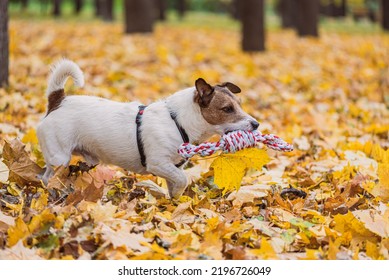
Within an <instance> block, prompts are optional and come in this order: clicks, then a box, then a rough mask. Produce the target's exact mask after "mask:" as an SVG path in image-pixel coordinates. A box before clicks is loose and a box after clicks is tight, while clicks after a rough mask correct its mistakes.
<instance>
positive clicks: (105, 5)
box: [100, 0, 114, 21]
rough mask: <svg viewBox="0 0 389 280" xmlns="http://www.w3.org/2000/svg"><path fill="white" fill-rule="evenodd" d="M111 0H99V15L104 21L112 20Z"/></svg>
mask: <svg viewBox="0 0 389 280" xmlns="http://www.w3.org/2000/svg"><path fill="white" fill-rule="evenodd" d="M113 1H114V0H100V12H101V15H100V16H101V17H102V18H103V20H105V21H112V20H113Z"/></svg>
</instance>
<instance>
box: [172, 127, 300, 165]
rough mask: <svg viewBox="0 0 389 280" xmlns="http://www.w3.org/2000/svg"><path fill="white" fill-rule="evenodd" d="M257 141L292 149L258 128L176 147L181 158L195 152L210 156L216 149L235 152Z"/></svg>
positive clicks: (192, 154)
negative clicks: (214, 140) (216, 140)
mask: <svg viewBox="0 0 389 280" xmlns="http://www.w3.org/2000/svg"><path fill="white" fill-rule="evenodd" d="M257 143H263V144H265V145H266V146H268V147H269V148H271V149H273V150H276V151H284V152H290V151H293V145H291V144H289V143H287V142H285V141H284V140H282V139H281V138H280V137H278V136H276V135H274V134H262V133H260V132H259V131H258V130H254V131H243V130H237V131H232V132H229V133H227V134H224V135H223V137H222V138H221V139H220V141H218V142H204V143H201V144H200V145H197V146H196V145H192V144H190V143H183V144H181V146H180V147H179V148H178V153H179V154H180V155H181V156H182V157H183V158H191V157H193V156H194V155H196V154H199V155H201V156H210V155H212V154H214V153H215V152H216V151H218V150H222V151H223V152H224V153H235V152H237V151H239V150H242V149H245V148H250V147H254V146H255V145H256V144H257Z"/></svg>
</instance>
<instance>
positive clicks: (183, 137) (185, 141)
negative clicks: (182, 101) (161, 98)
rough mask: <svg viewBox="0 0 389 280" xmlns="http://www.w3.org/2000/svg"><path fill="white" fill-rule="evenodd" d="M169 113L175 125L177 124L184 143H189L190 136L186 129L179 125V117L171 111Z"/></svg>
mask: <svg viewBox="0 0 389 280" xmlns="http://www.w3.org/2000/svg"><path fill="white" fill-rule="evenodd" d="M169 113H170V117H171V118H172V119H173V121H174V123H175V124H176V126H177V129H178V131H179V132H180V134H181V138H182V140H183V141H184V143H189V136H188V134H187V133H186V131H185V129H184V128H183V127H182V126H181V125H180V124H179V123H178V121H177V115H176V114H175V113H173V112H171V111H169Z"/></svg>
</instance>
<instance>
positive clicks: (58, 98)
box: [46, 89, 65, 116]
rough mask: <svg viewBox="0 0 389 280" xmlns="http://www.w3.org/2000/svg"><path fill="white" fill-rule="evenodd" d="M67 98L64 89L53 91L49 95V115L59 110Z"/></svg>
mask: <svg viewBox="0 0 389 280" xmlns="http://www.w3.org/2000/svg"><path fill="white" fill-rule="evenodd" d="M64 98H65V91H64V90H63V89H59V90H56V91H53V92H52V93H50V95H49V98H48V99H49V103H48V105H47V114H46V116H47V115H48V114H50V113H51V112H53V111H54V110H56V109H58V107H59V105H61V103H62V101H63V100H64Z"/></svg>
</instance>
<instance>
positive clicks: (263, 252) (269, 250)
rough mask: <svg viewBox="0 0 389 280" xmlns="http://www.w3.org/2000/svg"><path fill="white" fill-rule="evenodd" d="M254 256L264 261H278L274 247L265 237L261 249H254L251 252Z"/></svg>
mask: <svg viewBox="0 0 389 280" xmlns="http://www.w3.org/2000/svg"><path fill="white" fill-rule="evenodd" d="M250 252H251V253H252V254H254V255H255V256H258V257H260V258H261V259H264V260H274V259H277V254H276V252H275V251H274V249H273V247H272V246H271V244H270V242H268V241H267V240H266V238H265V237H262V240H261V248H259V249H252V250H250Z"/></svg>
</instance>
